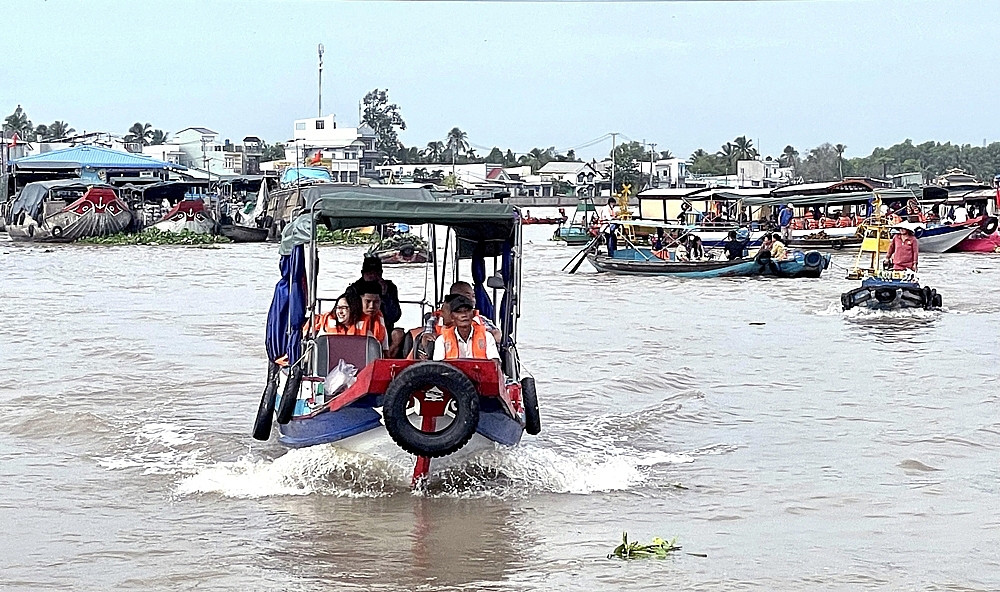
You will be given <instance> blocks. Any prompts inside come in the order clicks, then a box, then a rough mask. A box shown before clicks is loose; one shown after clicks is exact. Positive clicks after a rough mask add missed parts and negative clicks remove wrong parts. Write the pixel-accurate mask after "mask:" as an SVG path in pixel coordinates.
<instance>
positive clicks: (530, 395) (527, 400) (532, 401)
mask: <svg viewBox="0 0 1000 592" xmlns="http://www.w3.org/2000/svg"><path fill="white" fill-rule="evenodd" d="M521 404H522V405H524V431H526V432H528V433H529V434H531V435H532V436H535V435H538V433H539V432H541V431H542V421H541V418H540V417H539V415H538V393H537V392H536V391H535V379H534V378H532V377H530V376H526V377H524V378H522V379H521Z"/></svg>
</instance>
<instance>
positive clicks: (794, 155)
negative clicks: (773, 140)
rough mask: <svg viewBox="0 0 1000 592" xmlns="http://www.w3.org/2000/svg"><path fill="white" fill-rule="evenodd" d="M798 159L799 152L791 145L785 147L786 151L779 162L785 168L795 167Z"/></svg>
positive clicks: (782, 153)
mask: <svg viewBox="0 0 1000 592" xmlns="http://www.w3.org/2000/svg"><path fill="white" fill-rule="evenodd" d="M798 159H799V151H798V150H796V149H795V148H793V147H792V146H791V145H788V146H785V149H784V150H783V151H782V152H781V156H779V157H778V161H779V162H780V163H781V166H784V167H794V166H795V163H796V162H797V161H798Z"/></svg>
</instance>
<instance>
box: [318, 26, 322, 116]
mask: <svg viewBox="0 0 1000 592" xmlns="http://www.w3.org/2000/svg"><path fill="white" fill-rule="evenodd" d="M318 49H319V114H318V115H317V116H318V117H323V44H322V43H320V44H319V48H318Z"/></svg>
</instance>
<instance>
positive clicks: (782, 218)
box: [778, 204, 795, 242]
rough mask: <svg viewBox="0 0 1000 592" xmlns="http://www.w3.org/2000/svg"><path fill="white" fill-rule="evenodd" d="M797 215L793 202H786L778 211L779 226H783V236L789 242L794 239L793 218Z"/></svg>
mask: <svg viewBox="0 0 1000 592" xmlns="http://www.w3.org/2000/svg"><path fill="white" fill-rule="evenodd" d="M794 217H795V208H794V207H793V206H792V204H785V207H783V208H781V211H780V212H778V226H779V227H780V228H781V238H782V239H783V240H784V241H785V242H788V241H790V240H792V218H794Z"/></svg>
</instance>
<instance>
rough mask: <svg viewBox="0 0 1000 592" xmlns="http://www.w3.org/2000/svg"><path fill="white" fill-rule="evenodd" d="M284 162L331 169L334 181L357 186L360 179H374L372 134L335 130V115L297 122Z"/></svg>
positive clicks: (361, 130)
mask: <svg viewBox="0 0 1000 592" xmlns="http://www.w3.org/2000/svg"><path fill="white" fill-rule="evenodd" d="M294 127H295V129H294V130H293V135H292V142H291V143H290V144H288V145H287V146H285V160H286V161H293V162H295V161H297V162H298V163H300V164H302V165H307V166H321V167H324V168H327V169H329V170H330V173H331V176H332V177H333V179H334V182H337V183H349V184H351V185H357V184H358V183H359V182H360V180H361V178H362V177H369V178H377V176H378V172H377V171H376V164H377V161H378V160H379V159H380V154H379V153H378V152H377V151H376V150H375V140H376V137H375V131H374V130H372V129H371V128H369V127H366V126H362V127H360V128H357V127H337V120H336V116H335V115H327V116H325V117H313V118H310V119H296V120H295V126H294Z"/></svg>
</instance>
